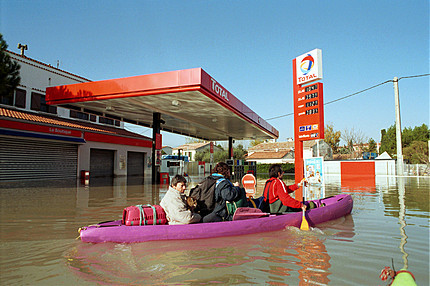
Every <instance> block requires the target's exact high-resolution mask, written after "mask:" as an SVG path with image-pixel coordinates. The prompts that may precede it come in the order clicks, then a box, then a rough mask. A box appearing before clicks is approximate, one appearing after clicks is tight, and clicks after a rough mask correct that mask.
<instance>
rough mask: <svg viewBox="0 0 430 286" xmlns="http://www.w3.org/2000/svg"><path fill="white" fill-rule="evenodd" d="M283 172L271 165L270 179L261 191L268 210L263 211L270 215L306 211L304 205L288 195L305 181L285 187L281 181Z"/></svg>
mask: <svg viewBox="0 0 430 286" xmlns="http://www.w3.org/2000/svg"><path fill="white" fill-rule="evenodd" d="M283 175H284V171H282V167H281V165H279V164H273V165H272V166H270V168H269V176H270V179H268V180H267V181H266V185H265V186H264V191H263V196H264V198H263V200H264V202H265V203H266V206H267V202H268V203H269V209H265V210H263V211H266V212H267V211H270V213H283V212H298V211H302V210H306V205H305V204H303V203H302V202H301V201H298V200H296V199H294V198H292V197H291V196H290V195H289V194H290V193H292V192H294V191H295V190H297V189H298V188H299V187H301V186H302V184H303V182H304V181H305V179H302V180H301V181H300V183H298V184H294V185H290V186H287V185H286V184H285V183H284V181H282V176H283Z"/></svg>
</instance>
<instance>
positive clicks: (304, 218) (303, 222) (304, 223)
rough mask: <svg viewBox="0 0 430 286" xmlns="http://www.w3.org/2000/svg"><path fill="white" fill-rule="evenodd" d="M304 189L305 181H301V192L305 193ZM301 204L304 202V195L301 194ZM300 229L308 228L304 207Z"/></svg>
mask: <svg viewBox="0 0 430 286" xmlns="http://www.w3.org/2000/svg"><path fill="white" fill-rule="evenodd" d="M305 190H306V181H304V182H303V194H304V193H305ZM303 204H305V196H304V195H303ZM300 229H301V230H309V223H308V221H307V220H306V217H305V210H304V209H303V216H302V224H301V225H300Z"/></svg>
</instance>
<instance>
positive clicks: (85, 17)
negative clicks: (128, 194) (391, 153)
mask: <svg viewBox="0 0 430 286" xmlns="http://www.w3.org/2000/svg"><path fill="white" fill-rule="evenodd" d="M0 32H1V33H2V34H3V38H4V39H5V40H6V42H7V43H8V45H9V50H11V51H13V52H16V53H19V52H20V51H19V50H18V49H17V45H18V43H21V44H27V45H28V50H27V51H26V53H25V54H26V56H28V57H30V58H33V59H36V60H38V61H41V62H44V63H46V64H51V65H53V66H56V64H57V61H58V60H59V62H60V68H61V69H63V70H66V71H68V72H71V73H74V74H77V75H80V76H83V77H85V78H88V79H90V80H93V81H97V80H103V79H113V78H122V77H129V76H136V75H144V74H152V73H158V72H166V71H174V70H182V69H189V68H198V67H201V68H203V69H204V70H205V71H206V72H207V73H209V74H210V75H211V76H212V77H213V78H215V79H216V80H217V81H218V82H219V83H221V84H222V85H223V86H224V87H225V88H226V89H227V90H229V91H230V92H231V93H232V94H233V95H234V96H236V97H237V98H238V99H239V100H240V101H242V102H243V103H245V104H246V105H247V106H248V107H249V108H251V109H252V110H253V111H254V112H256V113H257V114H258V115H259V116H260V117H262V118H264V119H269V118H273V117H278V116H282V115H288V114H291V113H293V74H292V60H293V59H294V58H296V57H298V56H300V55H302V54H304V53H306V52H308V51H311V50H313V49H315V48H318V49H321V50H322V66H323V79H322V82H323V84H324V102H326V103H327V102H330V101H333V100H336V99H339V98H342V97H345V96H348V95H351V94H354V93H356V92H359V91H361V90H364V89H367V88H369V87H372V86H375V85H377V84H380V83H383V82H385V81H387V80H392V79H393V78H394V77H398V78H402V77H409V76H415V75H423V74H428V73H429V1H428V0H416V1H398V0H381V1H380V0H377V1H375V0H372V1H368V0H361V1H344V0H342V1H339V0H333V1H292V0H291V1H289V0H284V1H270V0H265V1H258V0H255V1H242V0H236V1H231V0H230V1H223V0H219V1H214V0H206V1H203V0H201V1H188V0H181V1H179V0H178V1H175V0H170V1H164V0H153V1H149V0H141V1H97V0H95V1H94V0H93V1H88V0H85V1H60V0H56V1H54V0H52V1H51V0H43V1H42V0H31V1H30V0H29V1H21V0H0ZM429 80H430V77H429V76H423V77H412V78H403V79H401V80H400V81H399V94H400V110H401V125H402V129H403V128H405V127H411V128H413V127H415V126H421V125H422V124H423V123H425V124H426V125H427V126H429V120H430V119H429V113H430V109H429ZM324 116H325V119H324V120H325V123H326V124H332V125H333V126H334V129H335V130H339V131H344V130H351V129H353V130H355V131H356V132H360V133H362V134H363V135H364V136H365V137H366V138H367V139H369V138H373V139H374V140H375V141H377V142H380V139H381V138H380V134H381V129H388V128H389V127H390V126H391V125H393V124H395V103H394V89H393V83H392V82H388V83H386V84H383V85H381V86H379V87H376V88H374V89H371V90H369V91H366V92H363V93H360V94H357V95H354V96H351V97H348V98H346V99H344V100H340V101H337V102H334V103H331V104H327V105H325V107H324ZM293 120H294V118H293V116H291V115H288V116H284V117H280V118H277V119H272V120H268V122H269V123H270V124H271V125H272V126H274V127H275V128H276V129H277V130H278V131H279V139H278V141H279V142H282V141H285V140H286V139H287V138H290V137H294V129H293V126H294V121H293ZM128 128H130V130H132V131H135V132H138V133H141V134H143V135H146V136H149V137H151V136H152V132H151V131H150V130H149V129H145V128H136V127H134V126H130V127H128ZM162 134H163V145H168V146H171V147H177V146H179V145H181V144H184V143H185V142H186V138H185V137H183V136H179V135H174V134H171V133H167V132H162ZM248 143H249V142H248ZM244 144H245V145H247V143H246V142H245V143H244ZM245 147H246V146H245Z"/></svg>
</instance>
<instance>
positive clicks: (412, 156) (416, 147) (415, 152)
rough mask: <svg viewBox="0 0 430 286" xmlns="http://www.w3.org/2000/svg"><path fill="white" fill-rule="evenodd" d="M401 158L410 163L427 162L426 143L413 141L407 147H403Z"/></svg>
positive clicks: (427, 151)
mask: <svg viewBox="0 0 430 286" xmlns="http://www.w3.org/2000/svg"><path fill="white" fill-rule="evenodd" d="M403 158H404V159H405V160H408V161H409V163H411V164H427V163H428V158H429V150H428V143H427V142H423V141H414V142H412V143H411V144H410V145H409V146H408V147H406V148H403Z"/></svg>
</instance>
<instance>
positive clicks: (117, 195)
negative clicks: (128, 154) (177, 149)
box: [0, 177, 430, 285]
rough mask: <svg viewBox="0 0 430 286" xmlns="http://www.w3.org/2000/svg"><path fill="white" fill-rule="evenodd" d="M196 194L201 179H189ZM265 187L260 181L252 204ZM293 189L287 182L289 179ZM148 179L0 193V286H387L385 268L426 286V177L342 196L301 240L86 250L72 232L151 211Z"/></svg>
mask: <svg viewBox="0 0 430 286" xmlns="http://www.w3.org/2000/svg"><path fill="white" fill-rule="evenodd" d="M192 179H193V181H192V183H191V184H195V183H196V182H197V181H199V179H200V178H195V177H193V178H192ZM264 181H265V180H264V179H258V180H257V194H261V193H262V189H263V187H264ZM285 181H286V182H287V184H288V183H290V184H292V183H293V178H292V177H290V178H286V180H285ZM147 182H150V179H149V178H145V179H143V178H135V179H133V180H132V181H130V180H129V181H128V182H127V179H112V180H110V181H109V180H108V181H106V180H105V181H103V180H101V181H100V180H99V181H97V180H92V181H91V184H90V185H89V186H84V185H81V184H80V182H74V181H73V182H70V181H61V182H58V181H51V182H16V183H1V184H0V199H1V210H0V220H1V221H0V241H1V244H0V284H1V285H202V284H233V285H246V284H257V285H386V284H387V283H386V282H385V281H381V280H380V278H379V274H380V271H381V270H382V269H383V268H384V267H385V266H390V267H392V261H393V262H394V267H395V269H396V270H400V269H401V268H404V267H407V268H408V270H409V271H411V272H412V273H413V274H414V275H415V277H416V281H417V284H418V285H429V197H430V193H429V190H430V178H429V177H420V178H418V177H405V178H395V177H386V178H378V179H377V180H376V184H375V185H374V186H371V187H360V186H359V184H358V186H357V185H356V186H353V187H351V186H349V187H345V186H342V185H341V184H340V183H339V182H336V181H333V182H330V179H329V178H328V179H327V180H326V182H327V183H326V186H325V193H326V196H329V195H335V194H339V193H349V194H351V195H352V197H353V200H354V208H353V211H352V214H351V215H348V216H346V217H343V218H341V219H338V220H336V221H331V222H328V223H325V224H322V225H318V226H317V227H315V228H312V229H311V231H301V230H299V229H297V228H294V227H287V228H286V229H284V230H282V231H276V232H268V233H261V234H253V235H245V236H236V237H224V238H214V239H202V240H182V241H167V242H166V241H164V242H157V241H154V242H145V243H136V244H116V243H101V244H89V243H83V242H81V241H80V240H76V237H77V236H78V232H77V229H78V228H79V227H81V226H85V225H88V224H93V223H97V222H101V221H107V220H112V219H119V218H121V215H122V210H123V208H125V207H127V206H130V205H136V204H146V203H150V204H158V203H159V201H160V200H161V198H162V197H163V195H164V193H165V191H166V188H165V187H162V188H161V189H160V187H159V186H152V185H151V184H150V183H147Z"/></svg>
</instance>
